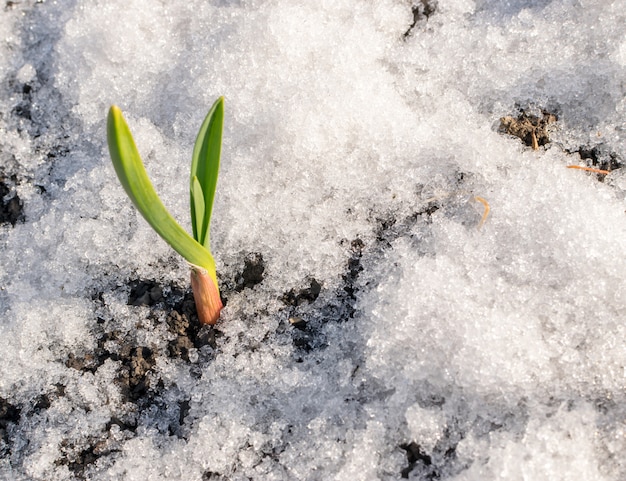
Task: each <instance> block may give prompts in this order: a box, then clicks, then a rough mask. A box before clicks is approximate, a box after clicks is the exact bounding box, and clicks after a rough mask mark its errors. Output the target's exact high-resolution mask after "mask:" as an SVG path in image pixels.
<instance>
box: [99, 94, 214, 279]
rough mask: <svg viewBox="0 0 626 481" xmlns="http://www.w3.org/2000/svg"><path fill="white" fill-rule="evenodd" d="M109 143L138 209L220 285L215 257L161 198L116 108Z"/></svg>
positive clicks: (109, 121)
mask: <svg viewBox="0 0 626 481" xmlns="http://www.w3.org/2000/svg"><path fill="white" fill-rule="evenodd" d="M107 141H108V144H109V152H110V154H111V160H112V161H113V166H114V167H115V172H116V173H117V176H118V177H119V179H120V182H121V184H122V186H123V187H124V190H125V191H126V193H127V194H128V197H130V199H131V200H132V201H133V204H135V207H137V210H138V211H139V212H140V213H141V215H142V216H143V217H144V218H145V219H146V220H147V221H148V224H150V225H151V226H152V228H153V229H154V230H155V231H156V232H157V233H158V234H159V235H160V236H161V237H162V238H163V239H164V240H165V242H167V243H168V244H169V245H170V246H172V248H173V249H174V250H175V251H176V252H178V253H179V254H180V255H181V256H183V257H184V258H185V259H186V260H187V261H188V262H189V263H190V264H193V265H196V266H199V267H202V268H204V269H206V270H207V272H208V273H209V275H210V276H211V277H212V278H213V280H214V281H215V283H216V285H217V278H216V273H215V261H214V260H213V256H212V255H211V253H210V252H209V251H208V250H207V249H206V248H204V247H203V246H202V245H201V244H199V243H198V242H197V241H196V240H194V239H193V238H192V237H191V236H190V235H189V234H188V233H187V232H185V230H184V229H183V228H182V227H181V226H180V225H179V224H178V223H177V222H176V220H174V218H173V217H172V216H171V215H170V213H169V212H168V211H167V209H166V208H165V206H164V205H163V203H162V202H161V199H159V197H158V195H157V193H156V191H155V190H154V187H153V186H152V183H151V182H150V179H149V178H148V173H147V172H146V169H145V167H144V166H143V163H142V161H141V157H140V156H139V152H138V151H137V147H136V146H135V141H134V140H133V137H132V135H131V133H130V129H129V128H128V125H127V124H126V121H125V120H124V117H123V116H122V111H121V110H120V109H119V108H118V107H116V106H112V107H111V109H110V110H109V116H108V119H107Z"/></svg>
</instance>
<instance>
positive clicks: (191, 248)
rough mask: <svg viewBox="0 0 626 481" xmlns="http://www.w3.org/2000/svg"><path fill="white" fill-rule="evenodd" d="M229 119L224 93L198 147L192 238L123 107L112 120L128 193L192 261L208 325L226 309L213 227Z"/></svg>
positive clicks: (110, 134) (111, 140)
mask: <svg viewBox="0 0 626 481" xmlns="http://www.w3.org/2000/svg"><path fill="white" fill-rule="evenodd" d="M223 124H224V98H223V97H220V98H219V99H217V101H216V102H215V103H214V104H213V106H212V107H211V110H209V113H208V114H207V116H206V118H205V119H204V122H203V123H202V127H201V128H200V132H199V133H198V137H197V139H196V143H195V145H194V148H193V156H192V162H191V175H190V186H189V193H190V204H191V226H192V231H193V237H192V236H190V235H189V234H188V233H187V232H186V231H185V230H184V229H183V228H182V227H181V226H180V225H179V224H178V222H176V220H175V219H174V218H173V217H172V216H171V214H170V213H169V212H168V211H167V209H166V208H165V206H164V205H163V202H161V199H159V196H158V195H157V193H156V191H155V190H154V187H153V186H152V183H151V182H150V179H149V178H148V173H147V172H146V169H145V167H144V165H143V162H142V161H141V157H140V155H139V152H138V151H137V147H136V146H135V141H134V140H133V136H132V135H131V133H130V129H129V128H128V124H127V123H126V121H125V120H124V117H123V116H122V111H121V110H120V109H119V108H118V107H116V106H112V107H111V108H110V110H109V116H108V120H107V140H108V144H109V153H110V154H111V160H112V161H113V166H114V167H115V172H116V173H117V176H118V178H119V180H120V183H121V184H122V186H123V187H124V190H125V191H126V193H127V194H128V197H130V199H131V200H132V202H133V204H135V207H136V208H137V210H138V211H139V212H140V213H141V215H142V216H143V217H144V219H146V221H148V224H150V225H151V226H152V228H153V229H154V230H155V231H156V232H157V234H159V235H160V236H161V237H162V238H163V239H164V240H165V242H167V243H168V244H169V245H170V246H171V247H172V248H173V249H174V250H175V251H176V252H178V253H179V254H180V255H181V256H183V257H184V258H185V259H186V260H187V262H189V264H190V265H191V288H192V290H193V296H194V299H195V302H196V310H197V311H198V319H199V320H200V322H201V323H202V324H215V323H216V322H217V320H218V319H219V317H220V311H221V309H222V301H221V299H220V293H219V288H218V285H217V273H216V271H215V260H214V259H213V256H212V255H211V250H210V249H211V242H210V234H209V231H210V225H211V213H212V210H213V200H214V198H215V187H216V185H217V176H218V172H219V167H220V154H221V149H222V128H223Z"/></svg>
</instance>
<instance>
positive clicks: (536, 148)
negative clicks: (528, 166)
mask: <svg viewBox="0 0 626 481" xmlns="http://www.w3.org/2000/svg"><path fill="white" fill-rule="evenodd" d="M530 136H531V139H532V141H533V150H539V142H537V134H536V133H535V129H532V130H531V131H530Z"/></svg>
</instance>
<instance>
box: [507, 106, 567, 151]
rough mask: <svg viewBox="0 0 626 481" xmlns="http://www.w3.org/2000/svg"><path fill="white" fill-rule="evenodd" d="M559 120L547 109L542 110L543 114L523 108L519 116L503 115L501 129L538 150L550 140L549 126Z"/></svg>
mask: <svg viewBox="0 0 626 481" xmlns="http://www.w3.org/2000/svg"><path fill="white" fill-rule="evenodd" d="M557 120H558V117H557V115H556V114H554V113H551V112H548V111H547V110H542V111H541V115H535V114H532V113H529V112H527V111H525V110H522V111H521V112H520V113H519V115H517V117H502V118H501V119H500V128H499V131H500V132H501V133H504V134H508V135H513V136H515V137H518V138H519V139H521V140H522V142H524V144H526V145H527V146H528V147H532V148H533V149H535V150H536V149H538V148H539V147H541V146H542V145H546V144H548V143H549V142H550V138H549V127H550V126H551V125H552V124H554V123H555V122H556V121H557Z"/></svg>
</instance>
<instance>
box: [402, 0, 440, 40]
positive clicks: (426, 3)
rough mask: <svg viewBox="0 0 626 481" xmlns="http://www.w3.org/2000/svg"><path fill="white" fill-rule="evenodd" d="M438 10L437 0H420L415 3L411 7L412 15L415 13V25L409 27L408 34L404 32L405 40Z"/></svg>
mask: <svg viewBox="0 0 626 481" xmlns="http://www.w3.org/2000/svg"><path fill="white" fill-rule="evenodd" d="M436 10H437V0H419V1H418V2H416V3H413V5H412V6H411V13H413V23H412V24H411V25H410V26H409V28H408V29H407V31H406V32H404V38H406V37H408V36H409V35H411V33H412V32H413V29H415V26H416V25H418V24H419V23H420V22H423V21H426V20H428V19H429V18H430V16H431V15H432V14H433V13H435V11H436Z"/></svg>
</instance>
